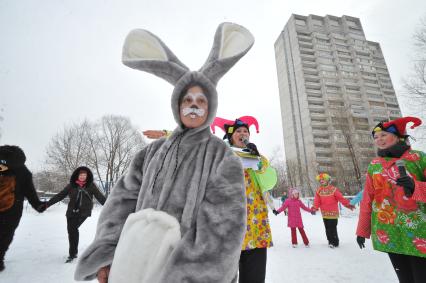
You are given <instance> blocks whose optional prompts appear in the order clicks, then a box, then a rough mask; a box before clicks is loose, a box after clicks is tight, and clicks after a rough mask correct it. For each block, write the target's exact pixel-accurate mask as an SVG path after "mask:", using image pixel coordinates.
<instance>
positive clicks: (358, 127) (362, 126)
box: [355, 124, 370, 131]
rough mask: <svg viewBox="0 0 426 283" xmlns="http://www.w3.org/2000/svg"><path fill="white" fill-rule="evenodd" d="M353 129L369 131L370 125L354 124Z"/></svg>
mask: <svg viewBox="0 0 426 283" xmlns="http://www.w3.org/2000/svg"><path fill="white" fill-rule="evenodd" d="M355 130H357V131H369V130H370V126H369V125H364V124H359V125H355Z"/></svg>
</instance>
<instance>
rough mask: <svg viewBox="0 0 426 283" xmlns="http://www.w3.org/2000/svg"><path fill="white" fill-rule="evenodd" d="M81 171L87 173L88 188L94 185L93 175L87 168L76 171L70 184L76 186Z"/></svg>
mask: <svg viewBox="0 0 426 283" xmlns="http://www.w3.org/2000/svg"><path fill="white" fill-rule="evenodd" d="M80 170H82V171H86V172H87V180H86V186H87V187H88V186H90V185H91V184H92V183H93V173H92V171H91V170H90V169H89V168H87V167H86V166H80V167H78V168H77V169H75V170H74V172H73V173H72V175H71V178H70V184H71V185H74V184H75V181H77V179H78V174H79V173H80Z"/></svg>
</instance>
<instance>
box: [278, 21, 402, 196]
mask: <svg viewBox="0 0 426 283" xmlns="http://www.w3.org/2000/svg"><path fill="white" fill-rule="evenodd" d="M275 57H276V65H277V73H278V83H279V93H280V103H281V118H282V125H283V135H284V145H285V154H286V161H287V164H288V166H289V173H291V171H293V173H292V175H293V176H292V178H293V183H294V182H295V183H296V184H297V185H300V186H305V187H306V186H307V185H308V186H307V187H308V190H309V189H311V190H312V189H313V188H315V176H316V175H317V173H318V172H329V173H330V175H332V176H334V177H335V182H337V185H339V186H341V187H342V189H345V188H346V190H350V191H352V192H354V191H357V190H359V189H360V188H359V187H358V185H359V183H357V182H356V174H357V173H356V170H358V171H359V172H360V174H362V175H364V174H365V172H366V168H367V166H368V163H369V161H370V160H371V158H372V157H374V156H375V150H374V145H373V140H372V138H371V129H372V127H373V126H374V125H376V124H377V123H378V122H380V121H383V120H388V119H394V118H397V117H400V116H401V112H400V109H399V106H398V102H397V99H396V96H395V91H394V89H393V86H392V82H391V78H390V76H389V72H388V69H387V67H386V63H385V60H384V58H383V54H382V51H381V48H380V45H379V43H377V42H372V41H368V40H367V39H366V38H365V35H364V31H363V28H362V26H361V22H360V20H359V19H358V18H354V17H350V16H342V17H335V16H330V15H327V16H325V17H320V16H316V15H309V16H300V15H295V14H293V15H292V16H291V18H290V19H289V21H288V22H287V24H286V26H285V27H284V30H283V31H282V32H281V34H280V35H279V37H278V39H277V41H276V42H275ZM353 156H355V158H353Z"/></svg>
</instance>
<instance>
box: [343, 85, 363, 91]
mask: <svg viewBox="0 0 426 283" xmlns="http://www.w3.org/2000/svg"><path fill="white" fill-rule="evenodd" d="M345 88H346V91H349V92H350V91H355V92H359V90H360V87H359V86H356V85H346V86H345Z"/></svg>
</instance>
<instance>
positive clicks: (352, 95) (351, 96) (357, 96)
mask: <svg viewBox="0 0 426 283" xmlns="http://www.w3.org/2000/svg"><path fill="white" fill-rule="evenodd" d="M361 98H362V96H361V94H357V93H350V94H349V99H351V100H354V101H359V100H361Z"/></svg>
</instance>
